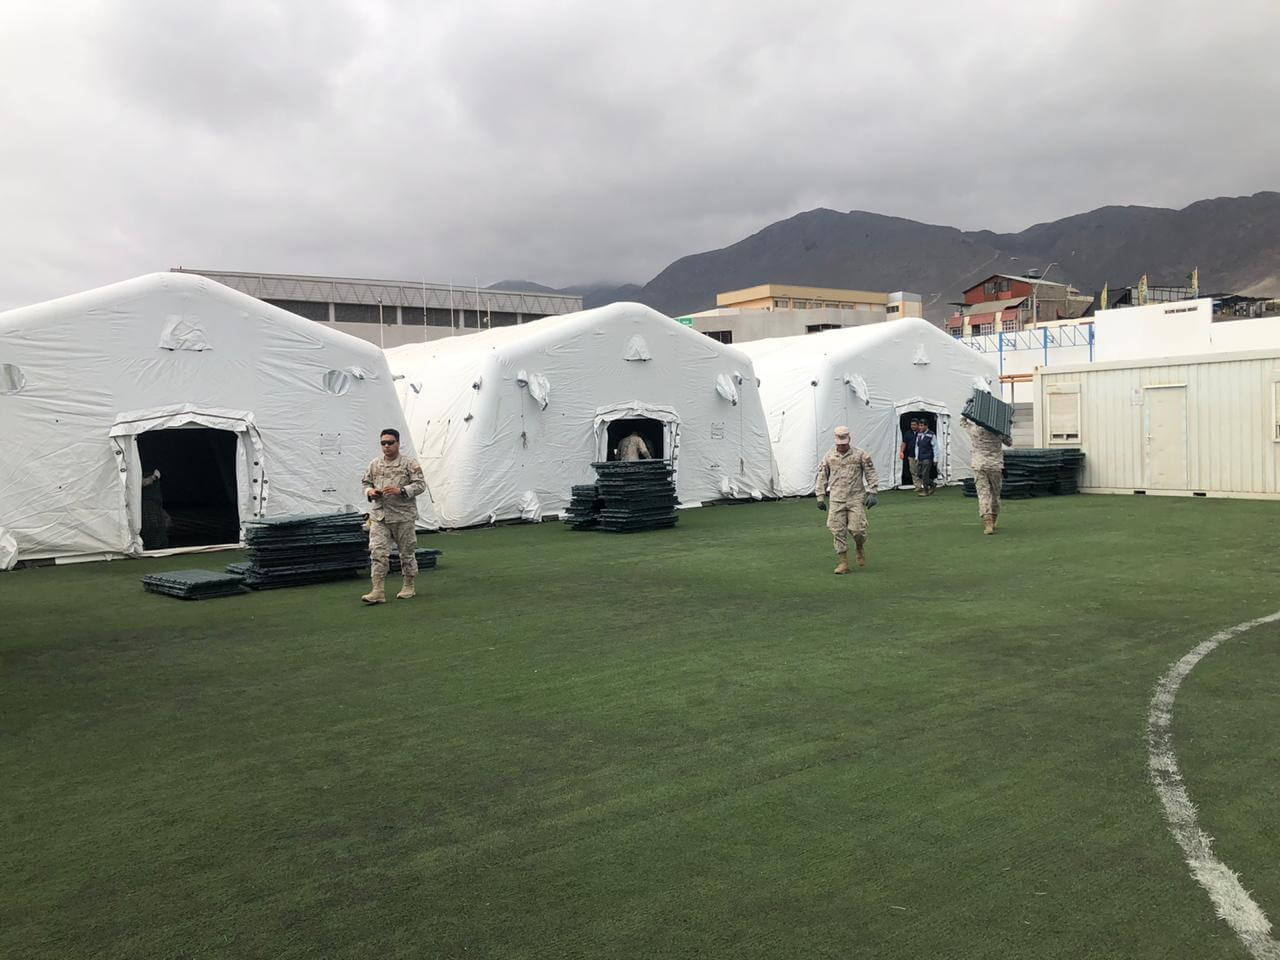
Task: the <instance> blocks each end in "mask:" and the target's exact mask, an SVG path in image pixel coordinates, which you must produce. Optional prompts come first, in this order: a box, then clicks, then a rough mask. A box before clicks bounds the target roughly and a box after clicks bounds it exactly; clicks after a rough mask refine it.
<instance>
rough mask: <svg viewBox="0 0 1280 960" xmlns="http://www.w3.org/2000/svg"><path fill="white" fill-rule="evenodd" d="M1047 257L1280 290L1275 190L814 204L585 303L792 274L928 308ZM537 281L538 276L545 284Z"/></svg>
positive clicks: (1120, 275)
mask: <svg viewBox="0 0 1280 960" xmlns="http://www.w3.org/2000/svg"><path fill="white" fill-rule="evenodd" d="M1055 261H1056V263H1057V265H1056V266H1054V267H1053V269H1052V270H1051V271H1050V273H1049V275H1048V278H1049V279H1050V280H1059V281H1061V280H1066V281H1069V282H1071V283H1073V284H1075V285H1076V286H1077V287H1079V288H1080V289H1081V290H1082V291H1085V292H1086V293H1090V292H1093V291H1095V290H1098V289H1101V287H1102V285H1103V283H1110V284H1112V285H1113V286H1114V285H1118V284H1129V283H1136V282H1137V280H1138V277H1140V276H1141V275H1142V274H1144V273H1145V274H1147V276H1148V277H1149V279H1150V282H1151V283H1153V284H1158V283H1182V282H1184V280H1185V278H1186V277H1187V275H1188V274H1189V273H1190V272H1191V270H1192V269H1193V268H1195V267H1199V268H1200V289H1201V290H1203V291H1205V292H1206V293H1223V292H1229V293H1249V294H1254V295H1260V294H1265V295H1280V193H1277V192H1274V191H1267V192H1263V193H1256V194H1254V195H1253V196H1250V197H1219V198H1217V199H1214V200H1201V201H1198V202H1196V203H1193V204H1191V205H1190V206H1188V207H1184V208H1183V209H1181V210H1169V209H1164V208H1160V207H1133V206H1129V207H1114V206H1113V207H1099V208H1098V209H1097V210H1091V211H1089V212H1088V213H1082V214H1077V215H1075V216H1071V217H1065V218H1063V219H1061V220H1055V221H1053V222H1052V223H1040V224H1036V225H1035V226H1032V227H1028V228H1027V229H1026V230H1023V231H1021V232H1020V233H1004V234H1001V233H993V232H992V231H989V230H978V231H962V230H958V229H956V228H955V227H946V226H937V225H934V224H927V223H919V222H917V221H915V220H906V219H903V218H901V217H888V216H884V215H882V214H878V213H867V212H866V211H862V210H854V211H851V212H849V213H840V212H839V211H836V210H827V209H823V208H819V209H817V210H809V211H807V212H805V213H799V214H796V215H795V216H793V217H790V218H788V219H786V220H780V221H778V222H777V223H773V224H770V225H769V226H767V227H765V228H764V229H763V230H761V231H759V232H758V233H754V234H752V235H751V236H749V237H746V238H745V239H743V240H740V241H738V242H737V243H735V244H732V245H731V246H728V247H724V248H723V249H720V250H709V251H707V252H705V253H695V254H691V255H690V256H686V257H681V258H680V259H679V260H676V261H675V262H674V263H672V264H671V265H670V266H668V267H667V268H666V269H665V270H663V271H662V272H661V273H659V274H658V275H657V276H656V277H654V278H653V279H652V280H650V281H649V282H648V283H646V284H644V285H643V286H642V287H636V286H635V285H634V284H626V285H622V286H618V287H612V286H610V285H608V284H595V285H589V286H579V287H570V288H566V289H565V291H564V292H583V296H584V301H586V297H587V292H586V291H590V300H589V302H586V305H587V306H597V305H599V304H601V303H609V302H611V301H613V300H622V299H634V300H639V301H640V302H642V303H647V304H649V305H651V306H653V307H656V308H657V309H658V310H661V311H662V312H663V313H667V314H670V315H673V316H675V315H679V314H682V313H691V312H694V311H697V310H705V309H708V308H710V307H713V306H715V296H716V294H717V293H718V292H721V291H724V290H734V289H737V288H740V287H749V286H754V285H755V284H759V283H795V284H805V285H812V286H824V287H847V288H851V289H861V290H883V291H893V290H908V291H911V292H913V293H919V294H921V295H923V296H924V298H925V302H926V303H927V304H931V306H930V307H929V309H928V314H929V316H930V318H931V319H938V318H940V317H942V316H945V315H946V314H947V313H949V312H950V307H949V305H948V304H949V302H950V301H954V300H958V299H959V298H960V293H961V291H962V290H963V289H964V288H965V287H967V286H969V285H971V284H972V283H974V282H975V281H977V280H981V279H982V278H983V277H985V276H986V275H988V274H990V273H1024V272H1026V271H1027V270H1028V269H1033V268H1044V267H1046V266H1048V265H1049V264H1050V263H1054V262H1055ZM544 289H545V288H544Z"/></svg>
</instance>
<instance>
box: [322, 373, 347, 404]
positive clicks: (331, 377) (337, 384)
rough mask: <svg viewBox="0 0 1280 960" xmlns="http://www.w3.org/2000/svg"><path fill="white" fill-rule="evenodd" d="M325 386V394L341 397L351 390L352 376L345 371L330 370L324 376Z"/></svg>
mask: <svg viewBox="0 0 1280 960" xmlns="http://www.w3.org/2000/svg"><path fill="white" fill-rule="evenodd" d="M323 386H324V389H325V392H327V393H332V394H333V395H334V396H335V397H340V396H342V395H343V394H344V393H346V392H347V391H348V390H350V389H351V374H349V373H347V372H346V371H345V370H330V371H329V372H328V373H326V374H325V375H324V380H323Z"/></svg>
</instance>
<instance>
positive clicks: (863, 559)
mask: <svg viewBox="0 0 1280 960" xmlns="http://www.w3.org/2000/svg"><path fill="white" fill-rule="evenodd" d="M862 544H863V538H862V537H854V538H853V555H854V558H855V559H856V560H857V561H858V566H860V567H865V566H866V565H867V555H866V554H865V553H863V552H862Z"/></svg>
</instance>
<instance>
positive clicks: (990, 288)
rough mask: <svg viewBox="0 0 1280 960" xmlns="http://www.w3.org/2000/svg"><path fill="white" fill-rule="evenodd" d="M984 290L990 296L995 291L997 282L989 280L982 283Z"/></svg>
mask: <svg viewBox="0 0 1280 960" xmlns="http://www.w3.org/2000/svg"><path fill="white" fill-rule="evenodd" d="M982 292H983V293H985V294H986V295H987V296H990V295H991V294H993V293H995V292H996V282H995V281H994V280H988V281H987V282H986V283H984V284H983V285H982Z"/></svg>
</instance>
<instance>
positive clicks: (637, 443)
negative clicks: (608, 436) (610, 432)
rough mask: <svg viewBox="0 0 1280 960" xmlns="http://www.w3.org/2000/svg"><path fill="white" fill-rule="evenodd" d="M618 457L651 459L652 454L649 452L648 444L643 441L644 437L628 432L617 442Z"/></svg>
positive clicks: (621, 458) (624, 458)
mask: <svg viewBox="0 0 1280 960" xmlns="http://www.w3.org/2000/svg"><path fill="white" fill-rule="evenodd" d="M618 459H619V460H652V459H653V454H652V453H650V452H649V445H648V444H647V443H645V442H644V437H639V436H636V435H634V434H628V435H627V436H625V437H623V438H622V442H621V443H620V444H618Z"/></svg>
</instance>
